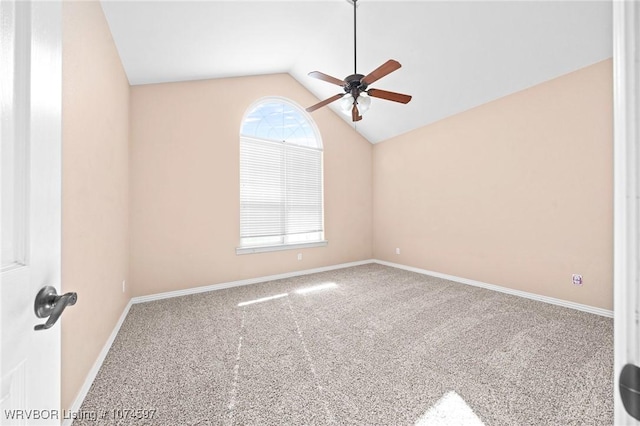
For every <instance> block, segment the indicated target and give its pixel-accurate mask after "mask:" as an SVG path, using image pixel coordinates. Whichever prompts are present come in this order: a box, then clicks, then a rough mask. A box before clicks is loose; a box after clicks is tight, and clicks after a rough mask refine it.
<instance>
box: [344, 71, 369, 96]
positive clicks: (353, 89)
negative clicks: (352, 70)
mask: <svg viewBox="0 0 640 426" xmlns="http://www.w3.org/2000/svg"><path fill="white" fill-rule="evenodd" d="M363 78H364V75H362V74H351V75H350V76H348V77H346V78H345V79H344V83H345V84H344V91H345V92H347V93H351V94H352V95H354V97H355V96H357V94H358V93H360V92H362V91H364V90H366V89H367V85H366V83H362V82H361V81H360V80H362V79H363Z"/></svg>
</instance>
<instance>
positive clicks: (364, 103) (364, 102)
mask: <svg viewBox="0 0 640 426" xmlns="http://www.w3.org/2000/svg"><path fill="white" fill-rule="evenodd" d="M356 101H357V102H358V112H359V113H360V115H364V113H365V112H367V111H369V107H370V106H371V98H370V97H369V95H367V94H366V93H360V95H359V96H358V99H357V100H356Z"/></svg>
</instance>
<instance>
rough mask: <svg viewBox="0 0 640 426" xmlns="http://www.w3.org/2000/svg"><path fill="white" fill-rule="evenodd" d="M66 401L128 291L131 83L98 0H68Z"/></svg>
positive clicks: (64, 183) (65, 68)
mask: <svg viewBox="0 0 640 426" xmlns="http://www.w3.org/2000/svg"><path fill="white" fill-rule="evenodd" d="M62 46H63V61H62V67H63V69H62V103H63V104H62V140H63V157H62V161H63V169H62V174H63V175H62V192H63V193H62V287H63V290H64V291H75V292H77V293H78V303H77V304H76V305H75V306H73V307H71V308H69V309H67V310H66V311H65V313H64V316H63V319H62V407H63V408H65V409H68V408H70V406H71V404H72V403H73V400H74V399H75V398H76V395H77V394H78V392H79V390H80V388H81V386H82V384H83V383H84V381H85V378H86V376H87V373H88V372H89V370H90V369H91V367H92V366H93V363H94V362H95V361H96V359H97V357H98V354H99V353H100V350H101V349H102V347H103V346H104V344H105V342H106V341H107V338H108V336H109V335H110V334H111V332H112V330H113V328H114V326H115V325H116V322H117V320H118V318H119V317H120V315H121V314H122V312H123V310H124V307H125V306H126V304H127V302H128V301H129V299H130V297H131V295H130V293H129V292H127V293H123V292H122V280H123V279H126V278H127V270H128V259H129V240H128V206H129V202H128V179H129V173H128V164H129V153H128V132H129V124H128V123H129V83H128V81H127V78H126V76H125V73H124V71H123V69H122V65H121V63H120V58H119V56H118V53H117V51H116V49H115V46H114V43H113V40H112V38H111V33H110V32H109V28H108V26H107V23H106V20H105V18H104V15H103V12H102V8H101V7H100V3H97V2H68V1H65V2H63V45H62Z"/></svg>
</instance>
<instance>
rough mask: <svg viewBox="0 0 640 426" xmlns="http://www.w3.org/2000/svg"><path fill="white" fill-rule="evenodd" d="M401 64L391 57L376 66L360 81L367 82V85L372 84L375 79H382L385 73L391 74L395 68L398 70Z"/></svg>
mask: <svg viewBox="0 0 640 426" xmlns="http://www.w3.org/2000/svg"><path fill="white" fill-rule="evenodd" d="M401 66H402V65H400V62H398V61H395V60H393V59H389V60H388V61H387V62H385V63H384V64H382V65H380V66H379V67H378V68H376V69H375V70H373V71H371V72H370V73H369V74H368V75H366V76H365V77H364V78H363V79H362V80H360V82H361V83H365V84H366V85H370V84H371V83H373V82H374V81H377V80H380V79H381V78H382V77H384V76H385V75H387V74H391V73H392V72H394V71H395V70H397V69H398V68H400V67H401Z"/></svg>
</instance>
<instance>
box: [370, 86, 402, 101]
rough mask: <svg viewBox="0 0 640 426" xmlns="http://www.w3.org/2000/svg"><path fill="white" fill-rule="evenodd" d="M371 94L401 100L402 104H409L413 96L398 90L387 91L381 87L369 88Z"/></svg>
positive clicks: (391, 99)
mask: <svg viewBox="0 0 640 426" xmlns="http://www.w3.org/2000/svg"><path fill="white" fill-rule="evenodd" d="M367 93H368V94H369V96H372V97H374V98H380V99H386V100H388V101H393V102H400V103H401V104H408V103H409V101H410V100H411V96H409V95H403V94H402V93H396V92H387V91H386V90H380V89H369V90H367Z"/></svg>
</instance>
